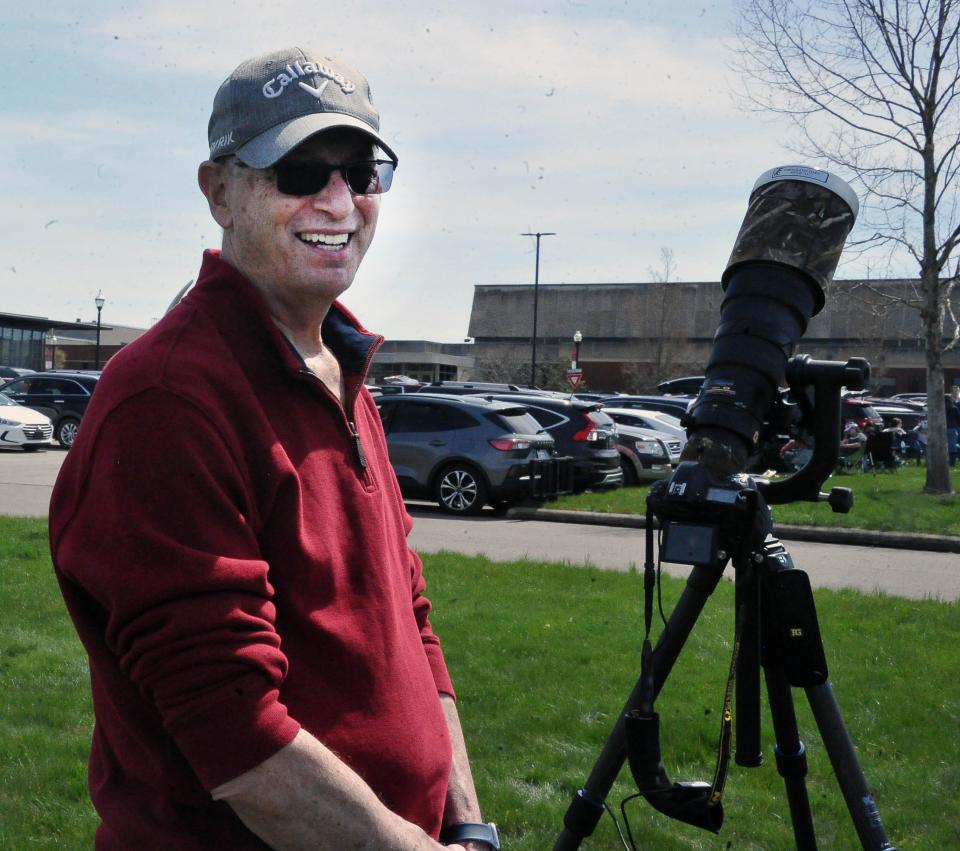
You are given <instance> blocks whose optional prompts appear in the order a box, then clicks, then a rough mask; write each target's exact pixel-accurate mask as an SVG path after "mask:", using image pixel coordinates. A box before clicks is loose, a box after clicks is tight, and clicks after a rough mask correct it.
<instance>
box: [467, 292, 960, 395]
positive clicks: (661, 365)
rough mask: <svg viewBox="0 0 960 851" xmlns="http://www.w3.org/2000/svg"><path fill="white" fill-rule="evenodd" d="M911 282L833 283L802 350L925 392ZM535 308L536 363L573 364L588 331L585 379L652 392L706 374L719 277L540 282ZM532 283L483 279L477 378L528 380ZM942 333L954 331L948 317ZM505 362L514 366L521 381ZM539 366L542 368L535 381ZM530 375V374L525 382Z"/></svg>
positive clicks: (476, 317) (887, 385)
mask: <svg viewBox="0 0 960 851" xmlns="http://www.w3.org/2000/svg"><path fill="white" fill-rule="evenodd" d="M916 287H917V282H916V281H912V280H884V281H869V282H864V281H857V280H844V281H839V280H838V281H834V282H833V283H832V285H831V287H830V289H829V291H828V293H827V303H826V306H825V307H824V309H823V311H821V313H820V314H818V315H817V316H815V317H814V318H813V319H812V320H811V321H810V324H809V326H808V328H807V332H806V334H805V335H804V337H803V339H802V340H801V341H800V344H799V345H798V347H797V352H798V353H800V352H803V353H807V354H810V355H812V356H813V357H815V358H824V359H828V360H846V359H847V358H850V357H856V356H859V357H865V358H867V360H869V361H870V363H871V365H872V367H873V383H874V388H873V389H874V390H875V391H878V392H883V393H892V392H909V391H924V390H926V372H925V369H926V367H925V354H924V340H923V330H922V326H921V322H920V316H919V313H918V312H917V311H916V310H914V309H912V308H911V307H908V306H907V305H906V304H903V303H902V302H901V301H899V300H900V299H904V298H910V297H915V288H916ZM538 289H539V295H538V309H537V364H538V368H541V367H552V368H553V369H554V374H556V372H557V370H560V369H562V368H565V367H569V366H570V359H571V350H572V348H573V335H574V333H575V332H576V331H578V330H579V331H580V332H581V333H582V334H583V342H582V344H581V347H580V366H581V368H582V369H583V371H584V384H585V385H587V386H589V387H592V388H597V389H599V388H603V389H610V390H626V391H634V392H639V391H646V390H652V389H653V388H654V387H655V386H656V383H657V382H658V381H662V380H664V379H667V378H672V377H676V376H679V375H684V374H702V372H703V369H704V366H705V364H706V362H707V358H708V356H709V353H710V349H711V346H712V340H713V335H714V332H715V331H716V328H717V324H718V322H719V318H720V303H721V300H722V297H723V291H722V289H721V287H720V284H719V283H717V282H707V281H702V282H689V283H687V282H669V283H660V282H653V283H628V284H547V285H544V284H541V285H540V286H539V288H538ZM533 291H534V287H533V286H532V285H512V286H493V285H478V286H476V287H475V289H474V297H473V308H472V311H471V315H470V326H469V331H468V333H469V335H470V336H471V337H473V338H474V340H475V343H474V347H473V354H474V357H475V360H476V366H475V370H474V373H473V375H472V377H473V378H476V379H483V378H491V379H498V380H524V381H526V380H529V375H530V360H531V332H532V329H533ZM947 326H948V327H947V328H946V329H945V334H947V335H948V337H947V338H946V339H949V336H952V334H953V332H954V330H955V329H954V325H953V323H952V322H951V321H950V320H949V319H948V321H947ZM504 365H517V366H518V369H517V370H516V373H517V374H516V377H514V378H512V379H510V378H508V377H507V375H506V372H507V371H506V370H505V369H504ZM496 367H499V368H500V369H499V373H498V372H497V369H496ZM944 371H945V375H946V380H947V383H948V384H949V383H951V382H957V383H960V352H958V351H957V350H951V351H948V352H945V354H944ZM542 375H543V372H542V370H541V369H538V383H542V381H541V377H542ZM524 376H525V378H524Z"/></svg>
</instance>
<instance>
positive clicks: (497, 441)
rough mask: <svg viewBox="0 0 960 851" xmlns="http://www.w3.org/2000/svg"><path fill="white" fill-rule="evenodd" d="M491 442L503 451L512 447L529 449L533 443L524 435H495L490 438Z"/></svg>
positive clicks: (507, 450)
mask: <svg viewBox="0 0 960 851" xmlns="http://www.w3.org/2000/svg"><path fill="white" fill-rule="evenodd" d="M489 443H490V445H491V446H492V447H493V448H494V449H499V450H500V451H501V452H509V451H510V450H512V449H529V448H530V447H531V445H532V444H531V443H530V441H529V440H527V439H526V438H523V437H494V438H491V439H490V441H489Z"/></svg>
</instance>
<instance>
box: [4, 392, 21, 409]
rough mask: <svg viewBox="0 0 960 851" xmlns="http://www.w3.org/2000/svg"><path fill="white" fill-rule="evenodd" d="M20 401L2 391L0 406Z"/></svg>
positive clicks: (16, 403)
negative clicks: (15, 400)
mask: <svg viewBox="0 0 960 851" xmlns="http://www.w3.org/2000/svg"><path fill="white" fill-rule="evenodd" d="M18 404H19V403H18V402H14V401H13V399H11V398H10V397H9V396H4V395H3V393H0V407H6V406H7V405H18Z"/></svg>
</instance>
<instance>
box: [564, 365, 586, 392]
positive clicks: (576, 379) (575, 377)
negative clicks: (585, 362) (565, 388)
mask: <svg viewBox="0 0 960 851" xmlns="http://www.w3.org/2000/svg"><path fill="white" fill-rule="evenodd" d="M581 378H583V370H582V369H568V370H567V381H568V382H570V386H571V387H572V388H573V389H574V390H576V389H577V387H579V386H580V379H581Z"/></svg>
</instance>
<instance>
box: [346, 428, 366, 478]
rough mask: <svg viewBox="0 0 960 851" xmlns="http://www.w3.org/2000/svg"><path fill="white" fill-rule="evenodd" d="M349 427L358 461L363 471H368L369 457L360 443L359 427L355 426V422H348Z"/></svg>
mask: <svg viewBox="0 0 960 851" xmlns="http://www.w3.org/2000/svg"><path fill="white" fill-rule="evenodd" d="M347 425H348V426H350V434H351V435H352V436H353V445H354V446H355V447H356V449H357V461H358V462H359V464H360V469H361V470H366V469H367V455H366V453H365V452H364V451H363V443H362V442H361V441H360V432H359V431H358V429H357V426H356V425H355V424H354V422H353V420H347Z"/></svg>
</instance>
